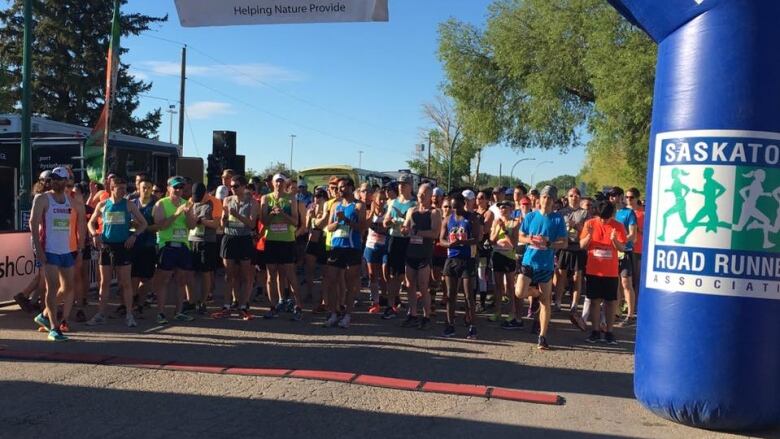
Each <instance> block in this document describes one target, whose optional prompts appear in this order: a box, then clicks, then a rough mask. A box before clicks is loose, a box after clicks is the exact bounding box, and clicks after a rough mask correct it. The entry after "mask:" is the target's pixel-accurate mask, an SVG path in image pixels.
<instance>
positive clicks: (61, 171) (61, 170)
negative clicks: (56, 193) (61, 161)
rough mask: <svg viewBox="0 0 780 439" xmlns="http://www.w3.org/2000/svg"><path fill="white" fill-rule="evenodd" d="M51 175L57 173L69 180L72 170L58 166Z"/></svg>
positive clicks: (58, 175)
mask: <svg viewBox="0 0 780 439" xmlns="http://www.w3.org/2000/svg"><path fill="white" fill-rule="evenodd" d="M51 175H56V176H57V177H60V178H61V179H63V180H67V179H69V178H70V172H68V170H67V169H66V168H65V167H63V166H58V167H56V168H54V169H52V170H51Z"/></svg>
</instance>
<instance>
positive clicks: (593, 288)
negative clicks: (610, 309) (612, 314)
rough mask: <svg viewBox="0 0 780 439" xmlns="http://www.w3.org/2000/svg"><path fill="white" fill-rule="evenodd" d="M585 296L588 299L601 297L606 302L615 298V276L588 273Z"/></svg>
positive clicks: (616, 284)
mask: <svg viewBox="0 0 780 439" xmlns="http://www.w3.org/2000/svg"><path fill="white" fill-rule="evenodd" d="M587 278H588V282H587V287H586V288H585V297H587V298H588V299H590V300H594V299H601V300H605V301H607V302H611V301H613V300H617V297H618V295H617V291H618V285H619V281H618V278H616V277H602V276H591V275H588V276H587Z"/></svg>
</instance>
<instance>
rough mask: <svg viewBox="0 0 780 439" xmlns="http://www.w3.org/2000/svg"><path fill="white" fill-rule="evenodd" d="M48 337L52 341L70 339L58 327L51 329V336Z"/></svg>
mask: <svg viewBox="0 0 780 439" xmlns="http://www.w3.org/2000/svg"><path fill="white" fill-rule="evenodd" d="M47 338H48V339H49V340H50V341H68V337H66V336H65V335H64V334H63V333H62V332H61V331H59V330H57V329H52V330H51V331H49V336H48V337H47Z"/></svg>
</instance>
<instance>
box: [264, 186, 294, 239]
mask: <svg viewBox="0 0 780 439" xmlns="http://www.w3.org/2000/svg"><path fill="white" fill-rule="evenodd" d="M265 199H266V202H267V204H268V209H269V210H270V209H273V208H274V207H278V208H280V209H281V210H282V212H284V213H285V214H287V215H289V216H292V214H293V211H292V202H291V201H290V199H289V198H287V197H285V196H284V195H282V196H277V195H276V194H273V193H271V194H268V195H266V196H265ZM296 210H297V209H296ZM295 213H296V215H297V214H298V212H297V211H296V212H295ZM265 239H266V240H268V241H280V242H293V241H295V226H293V225H292V224H288V223H287V221H285V220H284V218H282V217H281V215H271V219H270V220H269V221H268V227H267V228H266V229H265Z"/></svg>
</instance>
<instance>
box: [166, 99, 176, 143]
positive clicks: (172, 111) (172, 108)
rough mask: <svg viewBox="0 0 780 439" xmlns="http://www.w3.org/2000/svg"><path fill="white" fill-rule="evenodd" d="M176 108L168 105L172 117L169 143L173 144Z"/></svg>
mask: <svg viewBox="0 0 780 439" xmlns="http://www.w3.org/2000/svg"><path fill="white" fill-rule="evenodd" d="M176 113H177V112H176V106H175V105H173V104H169V105H168V114H170V115H171V123H170V124H169V125H170V130H169V133H168V143H173V115H174V114H176Z"/></svg>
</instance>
